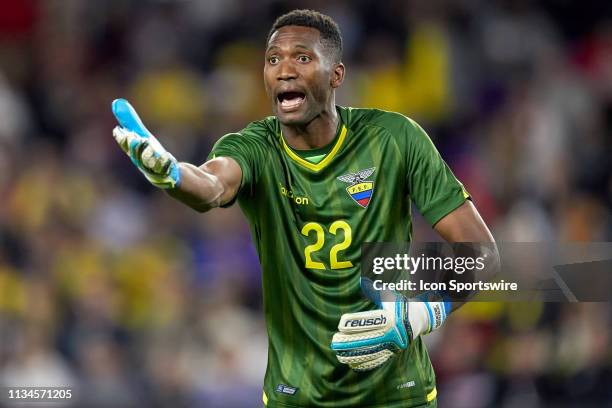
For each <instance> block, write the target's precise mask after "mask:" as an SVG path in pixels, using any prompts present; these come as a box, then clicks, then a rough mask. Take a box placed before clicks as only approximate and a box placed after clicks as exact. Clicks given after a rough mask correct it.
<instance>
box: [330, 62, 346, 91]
mask: <svg viewBox="0 0 612 408" xmlns="http://www.w3.org/2000/svg"><path fill="white" fill-rule="evenodd" d="M344 70H345V68H344V64H343V63H341V62H339V63H337V64H334V68H333V70H332V74H331V81H330V85H331V87H332V88H338V87H339V86H340V85H342V82H343V81H344Z"/></svg>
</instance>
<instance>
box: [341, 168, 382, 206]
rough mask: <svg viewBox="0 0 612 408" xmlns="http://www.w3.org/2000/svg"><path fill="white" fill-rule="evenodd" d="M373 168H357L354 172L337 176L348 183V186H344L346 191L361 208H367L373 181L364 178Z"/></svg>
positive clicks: (369, 174) (370, 173) (368, 175)
mask: <svg viewBox="0 0 612 408" xmlns="http://www.w3.org/2000/svg"><path fill="white" fill-rule="evenodd" d="M375 170H376V167H370V168H369V169H365V170H359V171H358V172H356V173H349V174H345V175H343V176H340V177H338V180H340V181H344V182H345V183H349V184H350V186H348V187H347V188H346V192H347V193H348V194H349V195H350V196H351V198H352V199H353V200H354V201H355V202H356V203H357V204H359V205H360V206H362V207H363V208H368V204H370V201H371V200H372V194H373V193H374V182H373V181H369V180H366V179H367V178H369V177H370V176H371V175H372V174H373V173H374V171H375Z"/></svg>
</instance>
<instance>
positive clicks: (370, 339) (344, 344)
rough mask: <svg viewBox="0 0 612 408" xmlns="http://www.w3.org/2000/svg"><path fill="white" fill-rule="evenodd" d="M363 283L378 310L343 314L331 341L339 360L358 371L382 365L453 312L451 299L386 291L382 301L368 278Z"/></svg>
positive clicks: (440, 323) (435, 327) (438, 325)
mask: <svg viewBox="0 0 612 408" xmlns="http://www.w3.org/2000/svg"><path fill="white" fill-rule="evenodd" d="M361 282H362V287H363V286H364V284H365V285H366V286H368V287H370V288H369V289H368V288H364V292H366V293H369V294H372V295H374V296H373V297H370V298H371V299H373V300H374V301H375V303H376V304H377V306H378V307H379V309H376V310H369V311H365V312H358V313H346V314H344V315H342V317H341V318H340V323H339V324H338V330H339V331H338V332H337V333H336V334H334V337H333V339H332V343H331V348H332V350H334V351H335V352H336V356H337V358H338V361H340V362H341V363H343V364H348V366H349V367H351V368H352V369H353V370H355V371H367V370H372V369H374V368H377V367H380V366H381V365H382V364H384V363H385V362H386V361H387V360H389V359H390V358H391V357H392V356H394V355H395V354H397V353H399V352H401V351H402V350H405V349H406V348H408V346H409V345H410V344H411V343H412V342H413V340H414V339H416V338H417V337H418V336H420V335H421V334H426V333H429V332H431V331H433V330H435V329H437V328H438V327H440V326H442V323H444V320H446V316H447V314H448V312H449V311H450V303H449V302H436V301H431V302H425V301H423V302H422V301H417V300H413V301H408V300H407V299H406V297H404V296H402V295H400V294H398V293H385V295H386V297H387V298H388V299H386V300H385V301H382V300H381V293H380V292H377V293H375V294H374V292H372V289H371V281H370V280H369V279H365V278H362V281H361Z"/></svg>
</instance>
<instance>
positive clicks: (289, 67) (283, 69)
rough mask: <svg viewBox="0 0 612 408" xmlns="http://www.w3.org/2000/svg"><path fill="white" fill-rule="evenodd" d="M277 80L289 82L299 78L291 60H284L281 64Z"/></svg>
mask: <svg viewBox="0 0 612 408" xmlns="http://www.w3.org/2000/svg"><path fill="white" fill-rule="evenodd" d="M276 77H277V79H278V80H279V81H287V80H290V79H295V78H297V70H296V69H295V65H294V64H293V62H292V61H291V59H286V60H282V61H281V62H280V63H279V67H278V74H277V76H276Z"/></svg>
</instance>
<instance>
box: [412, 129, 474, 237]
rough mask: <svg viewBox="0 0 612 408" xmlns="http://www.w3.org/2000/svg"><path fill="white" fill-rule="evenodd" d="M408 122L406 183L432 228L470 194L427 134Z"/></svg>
mask: <svg viewBox="0 0 612 408" xmlns="http://www.w3.org/2000/svg"><path fill="white" fill-rule="evenodd" d="M406 120H407V124H406V125H407V126H406V127H407V140H406V142H407V143H406V150H407V152H406V160H407V162H406V171H407V174H406V182H407V187H408V191H409V194H410V196H411V199H412V201H413V202H414V203H415V205H416V207H417V209H418V210H419V212H420V213H421V214H422V215H423V217H425V219H426V220H427V222H428V223H429V224H430V225H432V226H433V225H435V224H436V223H437V222H438V221H440V219H442V218H443V217H444V216H445V215H447V214H449V213H450V212H452V211H453V210H455V209H456V208H457V207H459V206H460V205H461V204H463V203H464V202H465V200H467V199H470V195H469V194H468V192H467V191H466V190H465V188H464V187H463V184H461V182H459V180H457V178H456V177H455V175H454V174H453V172H452V171H451V169H450V168H449V167H448V165H447V164H446V163H445V162H444V160H443V159H442V157H441V156H440V153H439V152H438V150H437V149H436V147H435V146H434V144H433V142H432V141H431V139H430V138H429V136H428V135H427V133H425V131H424V130H423V129H422V128H421V127H420V126H419V125H418V124H417V123H416V122H415V121H413V120H412V119H409V118H406Z"/></svg>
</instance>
